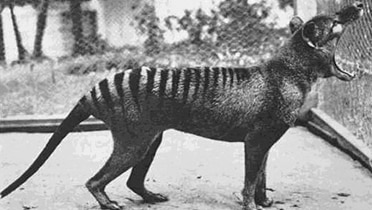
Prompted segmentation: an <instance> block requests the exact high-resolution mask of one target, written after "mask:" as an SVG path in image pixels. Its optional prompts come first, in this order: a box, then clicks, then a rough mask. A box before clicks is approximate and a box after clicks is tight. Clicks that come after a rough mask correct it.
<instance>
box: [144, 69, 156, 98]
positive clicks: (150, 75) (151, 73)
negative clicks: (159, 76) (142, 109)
mask: <svg viewBox="0 0 372 210" xmlns="http://www.w3.org/2000/svg"><path fill="white" fill-rule="evenodd" d="M155 73H156V69H155V68H150V70H147V83H146V92H147V94H150V93H152V90H153V89H154V78H155Z"/></svg>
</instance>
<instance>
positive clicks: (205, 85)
mask: <svg viewBox="0 0 372 210" xmlns="http://www.w3.org/2000/svg"><path fill="white" fill-rule="evenodd" d="M209 71H210V70H209V67H206V68H204V87H203V97H204V96H205V94H207V90H208V86H209V75H210V72H209Z"/></svg>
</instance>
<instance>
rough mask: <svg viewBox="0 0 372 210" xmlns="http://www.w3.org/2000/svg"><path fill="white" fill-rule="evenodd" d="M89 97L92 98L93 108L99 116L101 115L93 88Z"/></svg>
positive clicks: (94, 88)
mask: <svg viewBox="0 0 372 210" xmlns="http://www.w3.org/2000/svg"><path fill="white" fill-rule="evenodd" d="M90 95H91V96H92V101H93V106H94V108H96V109H97V112H98V114H99V115H101V114H102V112H101V107H100V106H99V102H98V98H97V92H96V87H95V86H94V87H93V89H92V90H91V91H90Z"/></svg>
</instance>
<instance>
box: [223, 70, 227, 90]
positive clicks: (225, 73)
mask: <svg viewBox="0 0 372 210" xmlns="http://www.w3.org/2000/svg"><path fill="white" fill-rule="evenodd" d="M226 81H227V69H226V68H224V67H223V68H222V85H223V87H224V88H225V86H226Z"/></svg>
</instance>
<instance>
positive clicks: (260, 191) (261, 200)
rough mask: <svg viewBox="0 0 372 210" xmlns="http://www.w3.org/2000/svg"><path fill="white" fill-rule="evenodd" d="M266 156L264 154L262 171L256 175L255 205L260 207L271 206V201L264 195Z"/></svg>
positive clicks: (267, 154)
mask: <svg viewBox="0 0 372 210" xmlns="http://www.w3.org/2000/svg"><path fill="white" fill-rule="evenodd" d="M268 156H269V152H267V153H266V155H265V157H264V160H263V163H262V170H261V171H260V172H259V174H258V178H257V183H256V192H255V195H254V200H255V201H256V204H257V205H260V206H262V207H270V206H271V205H272V204H273V200H272V199H271V198H270V197H268V196H267V194H266V190H267V188H266V163H267V158H268Z"/></svg>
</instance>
